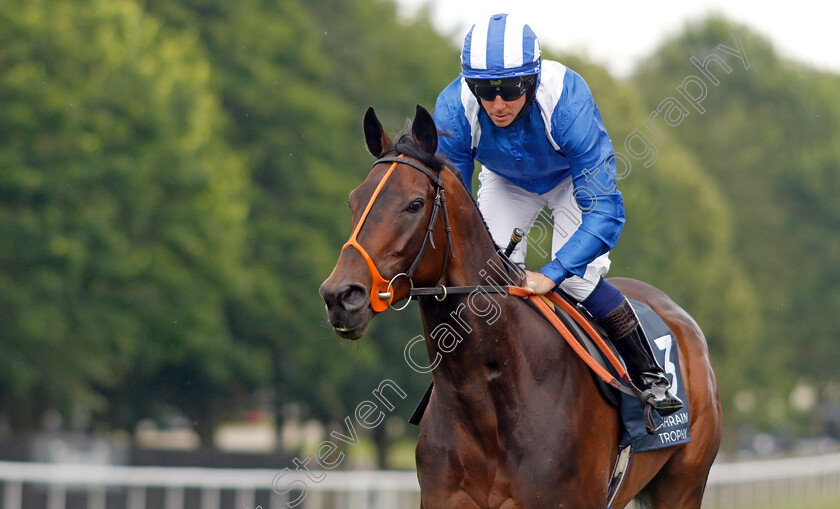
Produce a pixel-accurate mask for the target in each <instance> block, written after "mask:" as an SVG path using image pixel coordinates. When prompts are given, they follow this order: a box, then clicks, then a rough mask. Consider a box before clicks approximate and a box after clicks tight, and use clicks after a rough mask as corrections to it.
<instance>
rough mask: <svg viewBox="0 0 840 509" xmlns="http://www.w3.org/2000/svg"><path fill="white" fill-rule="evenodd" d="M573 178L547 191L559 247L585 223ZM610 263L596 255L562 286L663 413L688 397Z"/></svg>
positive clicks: (606, 257)
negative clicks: (678, 392) (676, 387)
mask: <svg viewBox="0 0 840 509" xmlns="http://www.w3.org/2000/svg"><path fill="white" fill-rule="evenodd" d="M571 186H572V182H571V179H569V180H566V181H564V182H563V183H561V184H560V185H558V186H557V187H556V188H555V189H553V190H552V191H550V192H549V193H547V194H546V195H544V197H545V198H546V201H547V202H548V203H549V204H550V205H549V206H550V207H551V209H552V212H553V216H554V235H553V242H552V250H553V251H554V252H557V251H559V250H560V248H561V247H562V246H563V244H565V243H566V241H567V240H568V238H569V237H570V236H571V234H572V233H574V231H575V230H576V229H577V227H578V226H579V225H580V223H581V222H582V221H581V213H580V210H579V209H577V207H576V205H575V203H574V201H573V200H574V196H573V194H572V187H571ZM609 268H610V259H609V253H605V254H603V255H601V256H599V257H598V258H596V259H595V260H593V261H592V263H590V264H589V265H588V266H587V267H586V272H585V273H584V275H583V277H578V276H571V277H569V278H568V279H566V280H565V281H563V282H562V283H560V287H561V288H562V289H563V291H565V292H566V293H567V294H569V295H571V296H572V297H573V298H575V299H577V300H578V301H579V302H581V303H582V304H583V306H584V307H585V308H586V310H587V311H589V313H590V314H591V315H592V317H593V318H594V319H595V321H596V322H597V323H598V324H599V325H600V326H601V327H602V328H603V329H604V331H605V332H606V333H607V338H608V339H609V340H610V341H611V342H612V344H613V345H615V347H616V349H617V350H618V352H619V353H620V354H621V356H622V357H623V358H624V362H625V363H627V369H628V372H629V374H630V378H631V379H632V380H633V383H634V384H636V386H637V387H638V388H639V389H641V390H642V391H643V392H644V397H645V398H650V399H651V402H652V403H653V407H654V408H655V409H656V410H657V411H658V412H659V414H660V415H669V414H672V413H674V412H676V411H678V410H679V409H681V408H682V406H683V403H682V401H680V400H679V398H677V397H676V396H674V395H673V394H672V393H671V390H670V388H671V384H670V383H669V382H668V378H667V377H666V376H665V373H664V371H663V370H662V368H661V367H660V366H659V364H658V363H657V362H656V357H654V356H653V352H652V351H651V349H650V344H649V343H648V340H647V338H646V337H645V333H644V330H643V329H642V327H641V325H640V324H639V320H638V318H637V317H636V313H635V312H634V311H633V308H632V307H630V303H629V302H628V301H627V299H626V298H625V297H624V295H623V294H622V293H621V291H620V290H619V289H618V288H616V287H615V286H613V285H612V284H611V283H609V282H608V281H606V280H605V279H603V278H604V276H606V274H607V271H608V270H609Z"/></svg>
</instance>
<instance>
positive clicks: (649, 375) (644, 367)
mask: <svg viewBox="0 0 840 509" xmlns="http://www.w3.org/2000/svg"><path fill="white" fill-rule="evenodd" d="M582 304H583V306H584V307H585V308H586V309H587V311H589V312H590V314H591V315H592V316H593V318H594V319H595V321H596V322H597V323H598V325H600V326H601V327H602V328H603V329H604V331H605V332H606V333H607V337H608V338H609V340H610V341H611V342H612V344H613V345H615V347H616V349H617V350H618V352H619V353H620V354H621V356H622V357H623V358H624V362H625V363H626V364H627V370H628V373H629V375H630V378H631V379H632V380H633V383H634V384H636V386H637V387H638V388H639V389H641V390H642V392H643V393H644V395H643V398H644V399H645V400H647V399H649V400H650V401H651V403H652V404H653V408H655V409H656V411H657V412H659V414H660V415H670V414H672V413H674V412H676V411H678V410H680V409H681V408H682V407H683V403H682V401H680V399H679V398H677V397H676V396H675V395H674V394H672V393H671V384H670V383H669V382H668V378H667V377H666V376H665V373H664V371H663V370H662V368H661V367H660V366H659V363H658V362H656V357H654V355H653V351H652V350H651V348H650V343H649V342H648V340H647V338H646V337H645V332H644V330H643V329H642V326H641V324H640V323H639V319H638V318H637V317H636V313H635V311H633V308H632V307H631V306H630V303H629V302H628V301H627V299H626V298H625V297H624V295H622V294H621V292H620V291H619V290H618V288H616V287H615V286H613V285H612V284H611V283H610V282H608V281H606V280H604V279H602V280H601V281H600V282H599V283H598V284H597V285H596V287H595V289H594V290H593V291H592V293H591V294H590V295H589V296H588V297H587V298H586V299H585V300H584V301H583V302H582Z"/></svg>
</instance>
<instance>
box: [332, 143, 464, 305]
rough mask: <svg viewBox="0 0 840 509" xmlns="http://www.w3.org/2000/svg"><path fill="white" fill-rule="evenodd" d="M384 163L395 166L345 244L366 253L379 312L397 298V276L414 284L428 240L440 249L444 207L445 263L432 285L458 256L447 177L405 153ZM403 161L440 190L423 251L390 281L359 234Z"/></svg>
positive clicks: (373, 301)
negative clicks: (436, 236)
mask: <svg viewBox="0 0 840 509" xmlns="http://www.w3.org/2000/svg"><path fill="white" fill-rule="evenodd" d="M380 163H391V166H390V168H388V171H386V172H385V175H384V176H383V177H382V180H380V181H379V184H377V186H376V189H374V191H373V194H372V195H371V197H370V200H369V201H368V204H367V206H366V207H365V210H364V212H362V217H361V218H360V219H359V223H358V224H357V225H356V228H355V229H354V230H353V234H352V235H351V236H350V239H349V240H348V241H347V242H346V243H345V244H344V246H342V248H341V250H342V251H344V250H345V249H347V247H349V246H352V247H354V248H356V250H357V251H358V252H359V253H361V255H362V257H364V259H365V262H366V263H367V266H368V270H369V271H370V275H371V279H372V284H371V287H370V307H371V309H373V310H374V311H375V312H377V313H379V312H381V311H385V310H386V309H388V308H389V307H392V306H391V304H392V302H393V300H394V292H393V291H392V287H393V285H394V281H396V280H397V278H399V277H400V276H405V278H406V279H407V280H408V282H409V284H410V285H411V288H414V282H413V281H412V279H411V278H412V277H413V276H414V273H415V272H416V271H417V267H418V266H419V265H420V260H421V259H422V258H423V253H424V252H425V251H426V246H427V245H428V244H431V245H432V248H434V249H437V248H436V247H435V241H434V239H433V238H432V237H433V235H434V231H435V225H436V224H437V217H438V214H439V213H440V212H441V210H442V211H443V225H444V232H445V233H446V241H445V242H446V246H445V247H444V257H443V266H442V267H441V269H440V273H439V274H438V277H437V278H436V279H435V281H434V283H432V286H434V285H436V284H437V282H438V281H440V278H442V277H443V273H444V272H445V271H446V263H447V260H448V259H449V257H450V256H451V257H452V258H454V257H455V254H454V253H453V252H452V239H451V236H450V232H451V228H450V227H449V215H448V214H447V213H446V196H445V195H444V186H443V180H442V179H441V178H440V177H438V176H437V175H435V173H434V172H433V171H432V170H430V169H429V168H427V167H425V166H423V165H422V164H420V163H419V162H417V161H415V160H413V159H408V158H406V157H405V156H404V155H403V154H400V155H399V156H397V157H382V158H379V159H377V160H376V161H374V163H373V166H376V165H377V164H380ZM399 164H407V165H409V166H411V167H412V168H415V169H417V170H420V171H421V172H423V173H424V174H425V175H426V176H427V177H429V179H430V180H431V181H432V184H433V185H434V187H435V191H436V194H435V201H434V205H433V208H432V215H431V217H430V218H429V224H428V226H426V236H425V238H424V239H423V245H422V246H420V251H418V252H417V256H415V257H414V261H413V262H412V263H411V266H410V267H409V268H408V270H407V271H406V272H400V273H399V274H396V275H395V276H394V277H392V278H391V280H390V281H389V280H387V279H385V278H384V277H382V274H380V272H379V269H377V268H376V264H375V263H373V259H372V258H371V257H370V254H368V252H367V250H365V248H364V247H362V245H361V244H359V240H358V236H359V231H360V230H361V229H362V226H363V225H364V223H365V219H367V216H368V213H369V212H370V209H371V208H373V203H374V202H375V201H376V198H377V197H378V196H379V193H380V191H382V188H383V187H385V183H386V182H387V181H388V178H389V177H390V176H391V174H392V173H393V172H394V169H395V168H396V167H397V165H399ZM410 301H411V297H410V296H409V299H408V301H407V302H406V303H405V305H403V306H402V307H401V308H393V307H392V309H397V310H401V309H405V307H406V306H407V305H408V303H409V302H410Z"/></svg>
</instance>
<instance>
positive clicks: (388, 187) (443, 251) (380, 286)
mask: <svg viewBox="0 0 840 509" xmlns="http://www.w3.org/2000/svg"><path fill="white" fill-rule="evenodd" d="M364 132H365V142H366V143H367V147H368V150H369V151H370V153H371V154H373V155H374V156H375V157H376V158H377V161H376V163H374V165H373V169H372V170H371V171H370V174H368V176H367V178H366V179H365V181H364V182H362V184H361V185H360V186H359V187H357V188H356V189H354V190H353V192H351V193H350V199H349V200H348V204H349V205H350V210H351V211H352V213H353V233H352V234H351V236H350V239H349V240H348V241H347V243H346V244H345V245H344V247H343V248H342V250H341V255H340V256H339V258H338V262H337V263H336V266H335V268H334V269H333V272H332V274H330V277H328V278H327V280H326V281H324V283H323V284H322V285H321V288H320V293H321V296H322V297H323V298H324V302H325V303H326V306H327V315H328V317H329V320H330V323H331V324H332V326H333V327H334V328H335V331H336V333H337V334H338V335H339V336H341V337H343V338H348V339H358V338H359V337H361V336H362V335H363V334H364V333H365V331H366V330H367V327H368V325H369V324H370V320H371V318H372V317H373V316H374V315H375V314H376V313H379V312H380V311H384V310H385V309H387V308H388V306H389V304H393V303H396V302H397V301H399V300H402V299H403V298H405V297H406V296H407V295H408V292H409V290H410V288H411V286H413V285H417V286H433V285H434V284H436V282H437V280H438V279H439V278H440V277H441V276H442V273H443V270H444V268H445V263H446V257H447V251H448V249H449V248H450V246H449V240H448V238H447V235H446V233H445V231H444V230H445V223H446V218H445V215H446V207H445V202H444V201H443V181H442V179H443V174H444V173H446V172H443V171H442V170H443V169H444V165H443V162H442V160H441V159H439V158H437V157H436V156H435V151H436V150H437V129H436V128H435V124H434V121H433V120H432V117H431V115H429V112H428V111H426V110H425V109H424V108H423V107H422V106H420V105H418V106H417V114H416V116H415V118H414V121H413V122H412V125H411V130H410V132H409V133H406V134H404V135H402V136H400V137H399V138H398V140H397V142H396V143H393V144H392V143H391V139H390V137H389V136H388V135H387V134H386V133H385V131H384V130H383V129H382V124H381V123H380V122H379V120H378V119H377V118H376V114H375V113H374V111H373V108H369V109H368V111H367V114H366V115H365V120H364ZM451 177H454V175H453V174H452V173H451V172H448V176H447V178H451Z"/></svg>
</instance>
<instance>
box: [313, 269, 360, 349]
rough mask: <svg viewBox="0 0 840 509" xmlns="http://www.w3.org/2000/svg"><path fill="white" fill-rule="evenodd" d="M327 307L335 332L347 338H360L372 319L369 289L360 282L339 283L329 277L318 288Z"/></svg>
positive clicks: (328, 316)
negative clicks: (333, 281)
mask: <svg viewBox="0 0 840 509" xmlns="http://www.w3.org/2000/svg"><path fill="white" fill-rule="evenodd" d="M318 292H319V293H320V294H321V297H322V298H323V299H324V303H325V304H326V307H327V318H328V319H329V321H330V324H332V326H333V329H335V333H336V334H338V335H339V336H341V337H342V338H345V339H359V338H360V337H362V335H363V334H364V333H365V331H367V328H368V325H369V324H370V319H371V310H370V302H369V300H370V297H369V296H368V295H369V294H368V289H367V288H365V287H364V286H363V285H361V284H358V283H346V282H342V283H339V284H337V285H333V284H331V283H330V280H329V279H327V280H326V281H324V283H323V284H322V285H321V288H320V289H319V290H318Z"/></svg>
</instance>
